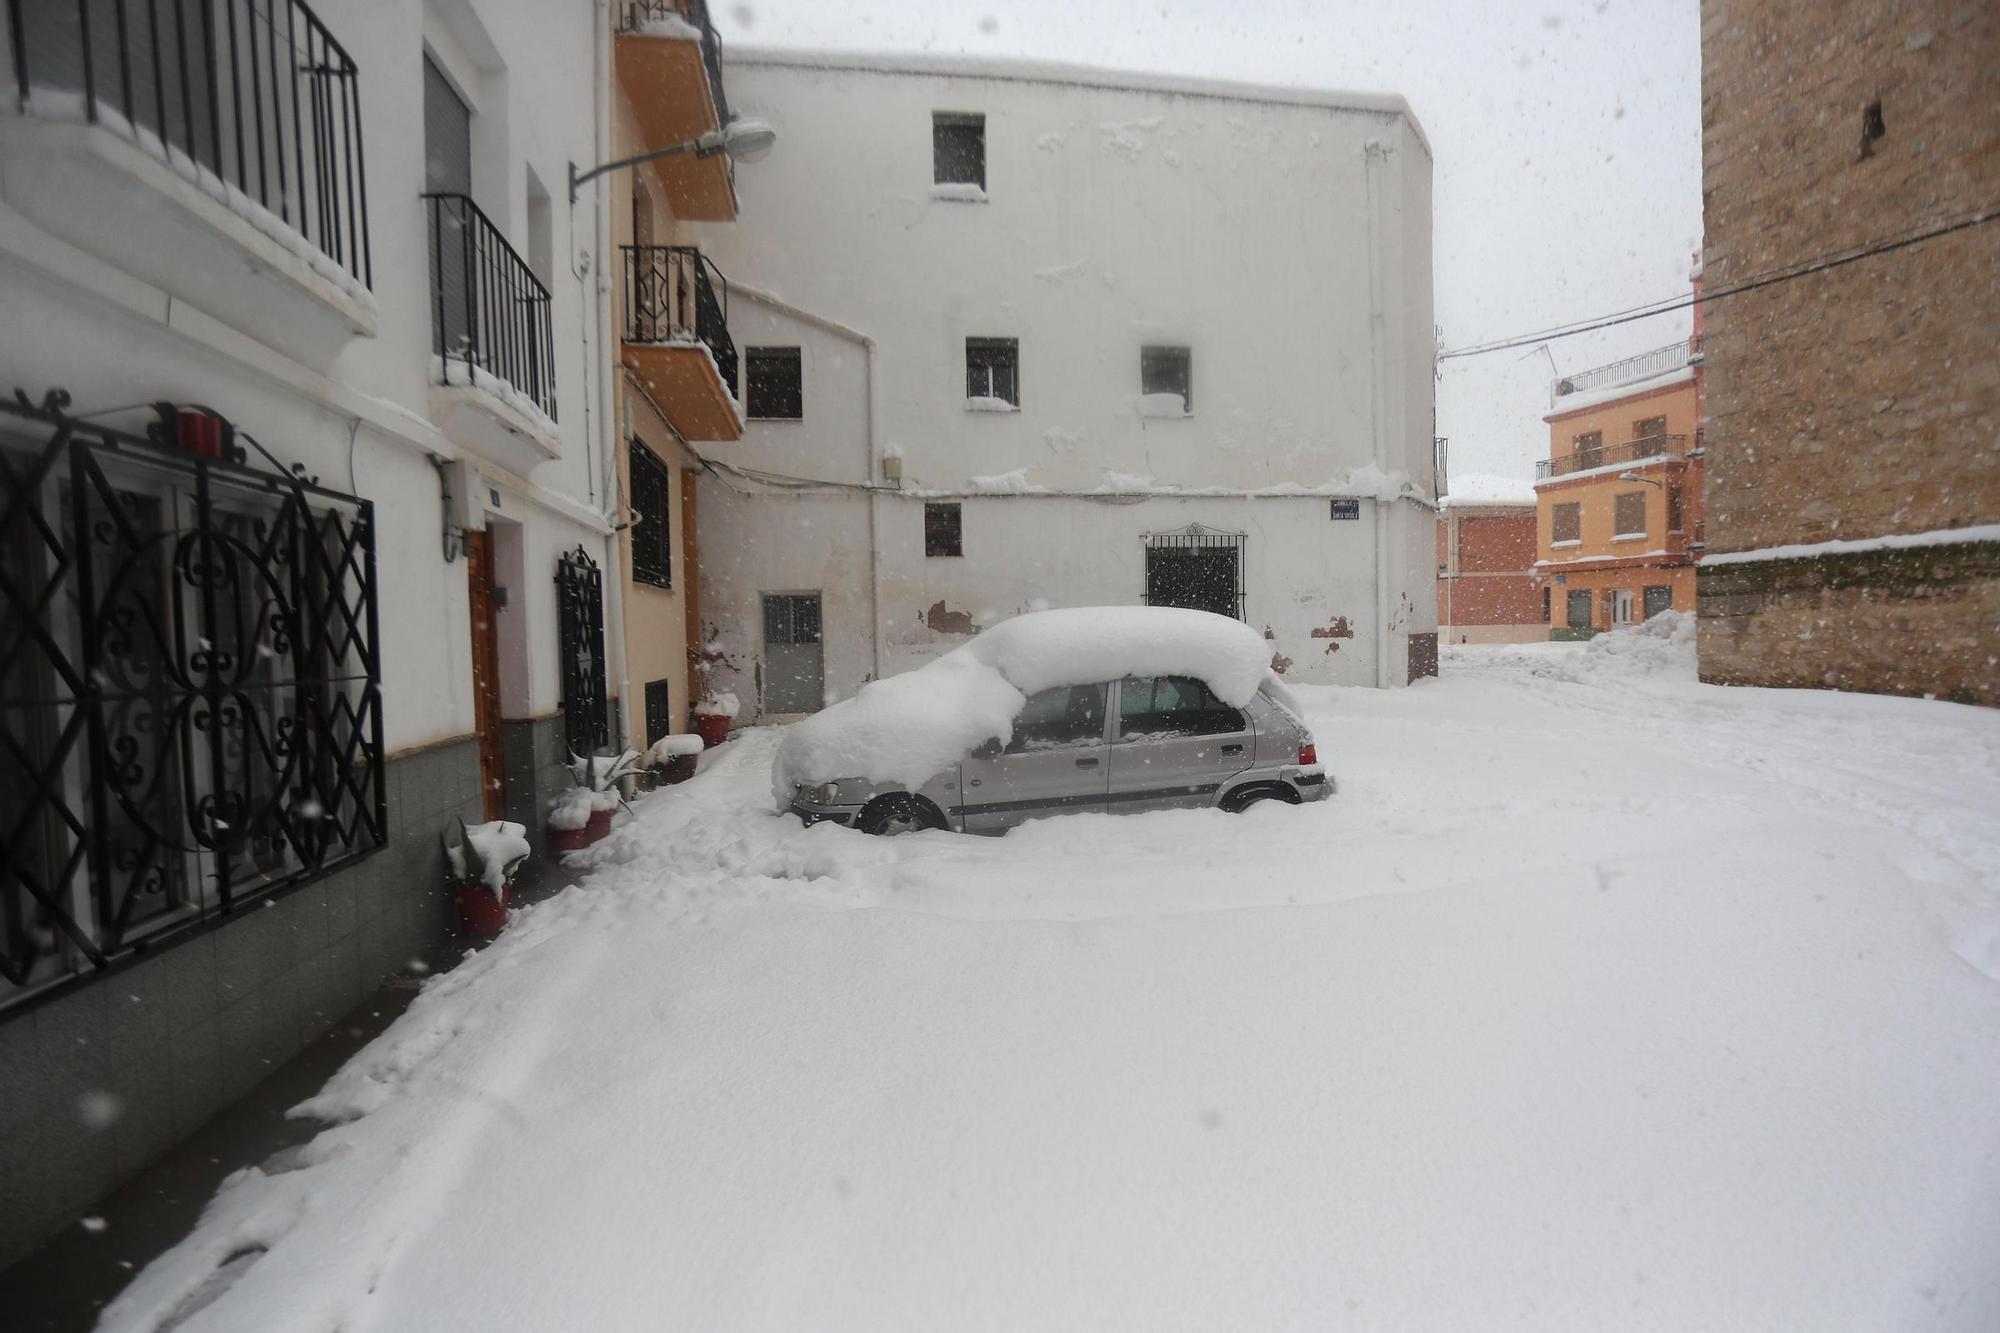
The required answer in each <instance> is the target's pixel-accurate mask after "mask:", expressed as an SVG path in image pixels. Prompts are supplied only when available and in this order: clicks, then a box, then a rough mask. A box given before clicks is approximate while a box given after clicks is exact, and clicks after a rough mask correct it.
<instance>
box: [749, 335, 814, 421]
mask: <svg viewBox="0 0 2000 1333" xmlns="http://www.w3.org/2000/svg"><path fill="white" fill-rule="evenodd" d="M744 357H745V363H746V367H747V374H748V383H747V387H748V396H747V397H746V399H745V401H744V411H745V412H746V413H747V414H748V415H749V416H750V417H751V418H752V419H753V420H759V421H799V420H803V419H804V417H805V414H806V413H805V379H804V371H803V367H802V366H801V363H800V360H799V349H798V348H796V347H752V348H749V349H747V350H746V351H745V353H744Z"/></svg>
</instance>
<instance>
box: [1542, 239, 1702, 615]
mask: <svg viewBox="0 0 2000 1333" xmlns="http://www.w3.org/2000/svg"><path fill="white" fill-rule="evenodd" d="M1699 281H1700V279H1699V275H1698V274H1697V277H1696V283H1697V290H1699ZM1698 309H1699V307H1697V310H1698ZM1701 395H1702V365H1701V333H1700V325H1699V320H1698V319H1697V325H1696V333H1695V336H1694V337H1692V338H1689V339H1687V340H1686V341H1683V342H1677V343H1672V344H1669V345H1668V346H1666V347H1660V348H1655V349H1654V350H1653V351H1650V352H1647V353H1644V354H1643V355H1640V356H1635V357H1628V358H1627V359H1625V360H1623V361H1616V362H1613V363H1611V364H1610V365H1605V366H1599V367H1596V368H1595V369H1592V370H1588V371H1584V372H1583V373H1581V374H1578V375H1572V376H1566V377H1564V378H1562V379H1559V380H1557V381H1556V384H1555V391H1554V394H1553V395H1552V398H1553V409H1552V410H1551V411H1550V412H1549V414H1548V415H1547V416H1546V417H1545V418H1544V420H1546V421H1547V422H1548V424H1549V456H1548V457H1547V458H1545V459H1543V460H1542V461H1541V462H1539V463H1537V464H1536V465H1535V478H1536V480H1535V500H1536V504H1535V526H1536V533H1535V538H1536V552H1535V554H1536V559H1535V577H1536V580H1537V582H1538V583H1539V584H1540V586H1541V587H1542V588H1543V590H1544V593H1545V595H1546V596H1547V598H1548V601H1549V624H1550V635H1549V637H1551V638H1555V639H1576V638H1588V637H1590V636H1591V635H1592V634H1595V633H1597V632H1599V631H1601V630H1607V629H1612V628H1615V627H1617V626H1620V625H1629V624H1636V623H1638V622H1639V621H1642V620H1645V619H1647V618H1649V617H1651V616H1654V615H1657V614H1659V613H1660V612H1662V611H1665V610H1668V609H1672V610H1676V611H1688V612H1692V611H1693V610H1694V607H1695V584H1694V565H1695V561H1696V560H1698V559H1700V557H1701V552H1702V518H1703V508H1702V474H1703V469H1704V466H1705V465H1704V463H1703V461H1702V460H1703V449H1702V434H1701Z"/></svg>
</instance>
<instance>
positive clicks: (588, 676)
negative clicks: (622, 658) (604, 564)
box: [556, 546, 611, 755]
mask: <svg viewBox="0 0 2000 1333" xmlns="http://www.w3.org/2000/svg"><path fill="white" fill-rule="evenodd" d="M556 621H557V629H558V633H559V635H560V638H559V642H558V644H557V656H558V659H559V660H558V670H559V671H560V673H561V676H562V707H563V722H564V727H563V730H564V733H565V739H567V741H568V742H569V748H570V751H571V753H573V754H579V755H583V754H595V753H596V752H597V751H599V750H601V749H603V748H604V747H605V746H607V745H609V744H611V721H610V712H609V705H607V704H606V702H605V697H604V574H603V571H602V570H600V569H599V568H598V567H597V562H596V561H595V560H592V559H591V558H590V555H589V553H588V552H586V551H585V550H584V549H583V547H581V546H579V547H577V548H576V549H575V550H574V551H571V552H569V553H568V554H567V555H565V556H563V557H562V558H561V559H559V560H557V561H556Z"/></svg>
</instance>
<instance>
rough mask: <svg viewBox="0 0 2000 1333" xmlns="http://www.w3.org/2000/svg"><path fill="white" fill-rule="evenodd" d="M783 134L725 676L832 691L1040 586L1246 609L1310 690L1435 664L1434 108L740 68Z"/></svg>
mask: <svg viewBox="0 0 2000 1333" xmlns="http://www.w3.org/2000/svg"><path fill="white" fill-rule="evenodd" d="M728 77H729V85H730V94H731V98H732V100H733V102H734V103H735V104H736V106H737V107H738V108H740V109H741V110H743V111H744V112H745V113H746V114H751V115H755V116H759V117H761V118H763V119H766V120H768V121H770V122H771V124H772V125H773V127H774V128H775V129H776V130H777V132H778V144H779V147H778V148H777V150H776V151H775V152H774V153H772V155H771V156H770V158H769V159H768V160H766V161H765V162H763V163H761V164H760V165H759V166H758V168H757V170H756V171H755V172H754V173H745V174H744V175H743V177H742V179H741V181H740V189H741V191H742V195H743V212H744V218H745V221H744V222H743V223H741V224H739V225H738V226H736V227H734V228H730V229H728V230H726V231H723V230H717V231H714V232H713V233H712V234H709V233H704V234H702V244H703V247H704V249H705V250H706V251H708V252H709V253H711V254H713V255H714V256H715V257H716V258H717V260H718V261H719V262H720V263H721V264H722V267H723V268H724V270H725V271H727V272H728V273H729V274H730V277H731V293H732V307H731V320H730V322H731V327H732V331H733V333H734V336H735V340H736V343H737V346H738V347H739V349H741V351H742V355H743V357H744V364H745V406H746V408H747V410H748V415H749V418H750V419H749V422H748V425H747V428H746V430H745V433H744V438H743V440H742V441H741V442H740V443H738V444H735V445H732V446H730V447H729V448H728V449H726V450H716V451H714V452H713V453H712V455H711V457H710V463H711V466H710V468H709V470H708V472H707V474H706V475H704V477H703V479H702V481H701V490H700V508H701V514H702V536H703V543H704V547H705V548H706V550H707V551H709V552H711V553H712V554H711V555H707V556H705V557H704V559H703V561H702V571H701V578H702V584H701V616H702V626H703V634H704V636H705V638H706V639H707V647H708V650H709V656H710V657H711V659H712V660H713V661H714V662H715V664H716V676H715V679H714V680H713V681H712V682H711V687H712V688H715V689H731V690H733V691H734V692H735V693H737V694H738V695H739V696H740V697H741V699H742V700H743V702H744V704H745V715H746V716H748V715H751V714H752V712H753V711H761V712H762V713H764V714H766V715H779V716H782V715H787V714H793V713H798V712H803V711H809V710H811V709H813V708H817V707H819V706H821V704H822V703H823V702H825V701H830V700H833V699H837V698H841V697H844V696H846V695H849V694H851V693H852V692H853V691H854V690H855V689H857V688H858V687H859V686H860V685H861V684H862V683H864V682H865V681H866V680H868V679H870V678H873V677H876V676H880V675H884V674H889V673H893V672H896V671H899V670H903V669H905V668H907V667H909V666H911V665H914V664H916V663H918V662H920V661H922V660H925V659H927V658H929V657H932V656H935V655H937V654H938V653H940V652H943V651H946V650H948V649H949V648H950V647H952V646H954V645H956V644H958V643H961V642H964V641H965V639H966V638H967V637H968V636H969V635H971V634H972V633H974V632H975V631H976V630H977V629H978V628H979V627H980V626H982V625H985V624H989V623H992V622H993V621H995V620H997V619H1001V618H1004V617H1006V616H1009V615H1013V614H1016V613H1018V612H1021V611H1023V610H1028V609H1033V608H1036V607H1040V606H1065V605H1068V606H1074V605H1096V604H1134V603H1141V602H1148V601H1150V602H1159V603H1165V604H1170V605H1194V606H1203V607H1207V608H1209V609H1213V610H1217V611H1222V612H1225V613H1227V614H1232V615H1237V616H1240V617H1241V618H1243V619H1244V620H1246V621H1247V622H1248V623H1250V624H1252V625H1254V626H1256V627H1258V628H1259V629H1261V630H1263V631H1264V632H1265V634H1266V637H1267V638H1268V639H1269V640H1270V642H1271V648H1272V656H1273V661H1274V663H1275V664H1276V665H1277V666H1278V668H1279V669H1280V670H1282V671H1284V672H1286V673H1287V674H1288V675H1289V676H1290V677H1291V678H1293V679H1295V680H1302V681H1313V682H1333V683H1342V684H1367V685H1390V686H1393V685H1402V684H1404V683H1406V682H1408V681H1409V680H1411V679H1412V678H1414V677H1415V676H1417V675H1421V674H1427V673H1428V672H1430V671H1432V670H1434V663H1435V650H1436V606H1435V597H1434V594H1433V571H1432V569H1431V561H1432V557H1433V550H1432V546H1433V541H1434V538H1433V533H1434V526H1435V504H1434V501H1435V492H1434V490H1433V412H1432V384H1433V379H1432V367H1433V361H1432V354H1433V341H1432V323H1431V239H1430V238H1431V206H1430V191H1431V158H1430V152H1429V148H1428V145H1427V144H1426V142H1425V140H1424V138H1423V135H1422V132H1421V130H1420V128H1419V127H1418V125H1417V123H1416V121H1415V119H1414V117H1413V116H1412V115H1411V114H1410V111H1409V109H1408V108H1407V106H1405V105H1404V104H1403V102H1402V101H1401V100H1400V99H1397V98H1378V97H1366V96H1356V95H1347V94H1338V93H1319V92H1312V91H1304V90H1285V89H1268V88H1255V87H1245V86H1236V85H1216V84H1208V83H1199V82H1194V81H1182V80H1173V79H1156V78H1150V77H1146V76H1136V75H1126V74H1123V73H1115V74H1114V73H1110V72H1106V71H1099V70H1081V69H1072V68H1065V67H1045V66H1038V65H1025V64H1017V63H1007V62H986V61H971V60H958V59H935V58H901V57H898V58H893V59H892V58H880V57H855V56H851V55H828V54H811V53H793V52H754V53H749V54H744V53H741V52H737V53H734V54H733V56H732V59H731V61H730V64H729V75H728Z"/></svg>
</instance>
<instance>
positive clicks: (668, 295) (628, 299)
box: [620, 245, 736, 394]
mask: <svg viewBox="0 0 2000 1333" xmlns="http://www.w3.org/2000/svg"><path fill="white" fill-rule="evenodd" d="M620 248H621V249H623V250H624V252H625V341H626V342H631V343H672V342H693V341H697V340H698V341H700V342H702V343H705V344H707V346H708V350H709V351H710V352H711V353H712V354H713V355H714V357H715V365H716V369H717V370H719V371H721V372H722V382H723V383H724V384H726V385H728V386H729V391H730V393H732V394H733V393H735V392H736V342H735V340H734V339H733V338H731V337H730V336H729V280H728V279H727V278H725V277H723V276H722V270H720V269H718V268H717V267H716V266H715V265H714V264H713V263H712V262H710V260H709V258H708V256H706V255H704V254H702V252H701V251H699V250H697V249H696V248H695V247H693V246H692V245H627V246H622V247H620ZM718 291H720V292H721V296H720V297H718V296H717V295H716V293H717V292H718Z"/></svg>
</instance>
